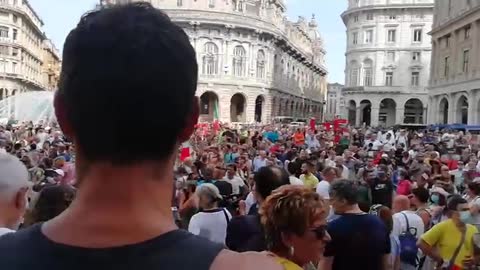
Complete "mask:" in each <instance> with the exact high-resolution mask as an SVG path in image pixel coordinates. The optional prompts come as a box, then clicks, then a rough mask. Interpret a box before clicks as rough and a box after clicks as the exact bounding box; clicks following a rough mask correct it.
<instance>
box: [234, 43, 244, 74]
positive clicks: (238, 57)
mask: <svg viewBox="0 0 480 270" xmlns="http://www.w3.org/2000/svg"><path fill="white" fill-rule="evenodd" d="M246 55H247V53H246V51H245V48H243V47H242V46H237V47H235V48H234V49H233V75H234V76H237V77H243V76H245V68H246V57H245V56H246Z"/></svg>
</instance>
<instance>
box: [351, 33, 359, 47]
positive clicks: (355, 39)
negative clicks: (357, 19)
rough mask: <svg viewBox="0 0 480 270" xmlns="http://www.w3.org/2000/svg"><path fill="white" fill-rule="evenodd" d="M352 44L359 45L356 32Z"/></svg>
mask: <svg viewBox="0 0 480 270" xmlns="http://www.w3.org/2000/svg"><path fill="white" fill-rule="evenodd" d="M352 44H353V45H357V44H358V33H357V32H355V33H353V34H352Z"/></svg>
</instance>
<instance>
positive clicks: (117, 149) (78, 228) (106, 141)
mask: <svg viewBox="0 0 480 270" xmlns="http://www.w3.org/2000/svg"><path fill="white" fill-rule="evenodd" d="M63 53H64V55H63V65H62V74H61V81H60V84H59V90H58V92H57V93H56V97H55V101H54V103H55V113H56V116H57V120H58V122H59V124H60V126H61V127H62V130H63V131H64V133H65V134H66V136H68V137H69V138H70V139H72V140H73V141H74V142H75V145H76V148H77V156H76V164H77V166H76V170H77V184H78V192H77V197H76V199H75V200H74V202H73V203H72V205H71V207H70V208H69V209H68V210H66V211H65V212H63V213H62V214H61V215H60V216H58V217H57V218H55V219H53V220H50V221H48V222H46V223H44V224H41V225H36V226H33V227H31V228H27V229H25V230H23V231H20V232H17V233H11V234H7V235H4V236H3V237H1V238H0V269H15V270H31V269H36V270H60V269H71V270H73V269H89V270H96V269H102V270H103V269H116V270H121V269H136V270H147V269H148V270H150V269H163V270H173V269H175V270H176V269H196V270H221V269H236V270H241V269H248V270H250V269H264V270H266V269H275V270H276V269H281V266H280V265H277V264H276V263H275V262H274V261H273V259H270V258H267V257H265V256H263V255H260V254H256V253H249V254H237V253H234V252H231V251H226V250H224V249H223V247H222V246H221V245H218V244H214V243H211V242H209V241H208V240H205V239H202V238H199V237H197V236H193V235H191V234H189V233H187V232H184V231H180V230H178V228H177V227H176V225H175V222H174V220H173V215H172V212H171V195H172V194H171V191H172V188H173V186H172V185H173V182H172V181H171V179H173V172H172V171H173V170H172V168H173V166H174V161H175V158H176V154H177V153H176V150H177V149H178V147H179V145H180V144H181V143H182V142H183V141H185V140H187V139H188V138H189V137H190V135H191V134H192V132H193V130H194V125H195V124H196V123H197V119H198V115H199V105H198V104H199V102H198V99H197V98H195V90H196V87H197V68H198V67H197V62H196V55H195V51H194V49H193V48H192V46H191V45H190V42H189V39H188V37H187V35H186V34H185V33H184V31H183V30H182V29H181V28H180V27H178V26H176V25H175V24H174V23H173V22H172V21H171V20H170V19H169V17H168V16H166V15H165V14H164V13H163V12H161V11H160V10H157V9H155V8H153V7H152V6H151V5H150V4H146V3H137V4H127V5H119V6H114V7H110V8H102V9H99V10H97V11H94V12H91V13H89V14H87V15H86V16H84V17H83V18H82V19H81V21H80V23H79V24H78V26H77V27H76V28H75V29H74V30H73V31H72V32H71V33H70V35H69V36H68V38H67V40H66V43H65V47H64V51H63ZM126 123H135V129H136V130H135V131H136V132H133V133H132V132H125V124H126ZM98 134H101V139H100V138H99V136H98ZM126 142H127V143H126ZM152 142H153V143H152Z"/></svg>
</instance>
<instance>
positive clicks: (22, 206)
mask: <svg viewBox="0 0 480 270" xmlns="http://www.w3.org/2000/svg"><path fill="white" fill-rule="evenodd" d="M27 193H28V188H27V187H24V188H21V189H20V190H19V191H18V192H17V194H15V207H16V208H17V209H19V210H20V211H25V210H26V209H27V205H28V197H27Z"/></svg>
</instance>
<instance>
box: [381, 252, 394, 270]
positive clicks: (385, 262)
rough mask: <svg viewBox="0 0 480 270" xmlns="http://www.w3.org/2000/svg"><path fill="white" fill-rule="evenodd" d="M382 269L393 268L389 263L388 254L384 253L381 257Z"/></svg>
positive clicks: (388, 269) (391, 269)
mask: <svg viewBox="0 0 480 270" xmlns="http://www.w3.org/2000/svg"><path fill="white" fill-rule="evenodd" d="M382 264H383V270H393V265H392V264H391V263H390V254H384V255H383V257H382Z"/></svg>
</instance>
